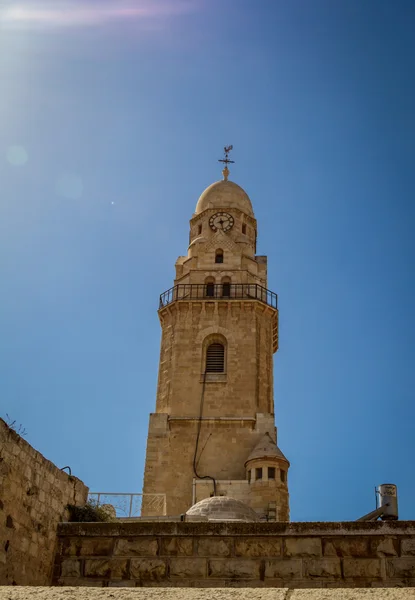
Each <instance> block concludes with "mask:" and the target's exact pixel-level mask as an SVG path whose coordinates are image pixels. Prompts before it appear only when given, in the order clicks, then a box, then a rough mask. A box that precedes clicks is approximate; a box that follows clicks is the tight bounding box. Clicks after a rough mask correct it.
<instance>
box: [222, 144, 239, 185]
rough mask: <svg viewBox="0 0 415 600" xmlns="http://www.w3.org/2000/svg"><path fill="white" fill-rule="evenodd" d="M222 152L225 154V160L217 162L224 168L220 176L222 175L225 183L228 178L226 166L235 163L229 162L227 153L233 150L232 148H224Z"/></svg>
mask: <svg viewBox="0 0 415 600" xmlns="http://www.w3.org/2000/svg"><path fill="white" fill-rule="evenodd" d="M223 150H224V152H225V158H220V159H219V160H218V162H221V163H224V164H225V167H224V169H223V171H222V175H223V179H224V180H225V181H228V176H229V169H228V165H229V163H234V162H235V161H234V160H230V158H229V152H230V151H231V150H233V146H225V147H224V149H223Z"/></svg>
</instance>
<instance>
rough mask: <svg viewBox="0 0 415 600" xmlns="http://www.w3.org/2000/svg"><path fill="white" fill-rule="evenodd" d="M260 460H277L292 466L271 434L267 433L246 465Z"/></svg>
mask: <svg viewBox="0 0 415 600" xmlns="http://www.w3.org/2000/svg"><path fill="white" fill-rule="evenodd" d="M259 458H264V459H265V458H277V459H279V460H284V461H285V462H286V463H288V465H289V464H290V463H289V461H288V460H287V459H286V458H285V456H284V454H283V453H282V452H281V450H280V449H279V448H278V446H277V444H276V443H275V442H274V440H273V439H272V437H271V436H270V434H269V433H266V434H265V435H264V436H263V437H262V438H261V439H260V440H259V442H258V444H257V445H256V446H255V448H254V449H253V450H252V452H251V454H250V455H249V456H248V458H247V459H246V462H245V465H246V464H247V463H249V462H250V461H251V460H256V459H259Z"/></svg>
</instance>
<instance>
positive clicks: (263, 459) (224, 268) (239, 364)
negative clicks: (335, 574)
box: [142, 147, 289, 521]
mask: <svg viewBox="0 0 415 600" xmlns="http://www.w3.org/2000/svg"><path fill="white" fill-rule="evenodd" d="M231 149H232V147H227V148H225V158H224V159H222V160H221V162H224V163H225V168H224V169H223V171H222V173H223V180H222V181H218V182H216V183H213V184H212V185H210V186H209V187H208V188H207V189H206V190H205V191H204V192H203V193H202V195H201V196H200V198H199V200H198V202H197V205H196V210H195V213H194V214H193V217H192V218H191V220H190V245H189V248H188V253H187V256H180V257H179V258H178V259H177V261H176V277H175V280H174V283H173V286H172V287H171V288H170V289H169V290H167V291H166V292H164V293H163V294H162V295H161V296H160V306H159V318H160V323H161V328H162V337H161V349H160V366H159V376H158V387H157V400H156V412H155V413H153V414H151V415H150V424H149V432H148V439H147V454H146V463H145V473H144V489H143V493H144V496H143V505H142V516H152V515H162V514H163V511H164V514H167V515H179V514H181V513H185V512H186V511H187V510H188V509H189V508H190V507H191V506H192V505H194V504H195V503H196V502H199V501H200V500H202V499H204V498H208V497H209V496H212V495H215V496H216V495H225V496H229V497H232V498H235V499H237V500H241V501H243V502H245V503H246V504H248V505H249V506H251V507H252V508H253V509H254V510H255V511H256V513H257V514H258V515H259V518H261V519H264V520H274V521H275V520H278V521H287V520H288V519H289V503H288V479H287V474H288V468H289V462H288V460H287V459H286V458H285V456H284V455H283V454H282V452H281V451H280V449H279V448H278V447H277V440H276V427H275V422H274V398H273V354H274V353H275V352H276V350H277V348H278V309H277V295H276V294H275V293H274V292H271V291H270V290H269V289H268V286H267V257H266V256H256V254H255V253H256V239H257V222H256V220H255V216H254V212H253V208H252V204H251V201H250V199H249V197H248V195H247V194H246V192H245V191H244V190H243V189H242V188H241V187H240V186H239V185H237V184H236V183H234V182H232V181H229V179H228V177H229V169H228V164H229V163H230V162H232V161H230V160H229V151H230V150H231ZM155 494H165V497H166V502H165V505H164V506H163V508H161V505H160V504H158V503H155V502H154V501H153V499H154V498H160V497H161V496H154V495H155Z"/></svg>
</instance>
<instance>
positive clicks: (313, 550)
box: [284, 537, 322, 557]
mask: <svg viewBox="0 0 415 600" xmlns="http://www.w3.org/2000/svg"><path fill="white" fill-rule="evenodd" d="M284 546H285V548H284V555H285V556H288V557H292V556H293V557H295V556H311V557H313V556H321V554H322V551H321V538H317V537H304V538H302V537H298V538H287V539H286V540H285V541H284Z"/></svg>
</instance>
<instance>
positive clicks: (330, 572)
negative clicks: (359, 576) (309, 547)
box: [304, 558, 341, 579]
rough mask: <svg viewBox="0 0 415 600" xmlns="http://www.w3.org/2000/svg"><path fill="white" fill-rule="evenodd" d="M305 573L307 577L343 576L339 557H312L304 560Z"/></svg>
mask: <svg viewBox="0 0 415 600" xmlns="http://www.w3.org/2000/svg"><path fill="white" fill-rule="evenodd" d="M304 575H305V576H307V577H313V578H314V577H326V578H330V579H331V578H335V579H340V578H341V566H340V559H339V558H319V559H317V558H312V559H308V560H307V559H306V560H305V561H304Z"/></svg>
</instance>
